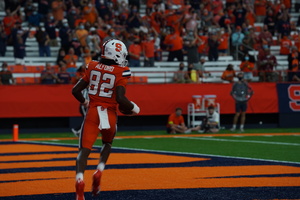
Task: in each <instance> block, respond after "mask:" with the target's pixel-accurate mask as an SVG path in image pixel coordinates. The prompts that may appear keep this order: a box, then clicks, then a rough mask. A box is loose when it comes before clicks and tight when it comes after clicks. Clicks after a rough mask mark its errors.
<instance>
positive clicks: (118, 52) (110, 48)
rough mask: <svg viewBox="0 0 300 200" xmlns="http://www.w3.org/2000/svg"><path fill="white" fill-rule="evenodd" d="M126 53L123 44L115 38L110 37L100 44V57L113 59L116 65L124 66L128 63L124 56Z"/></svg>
mask: <svg viewBox="0 0 300 200" xmlns="http://www.w3.org/2000/svg"><path fill="white" fill-rule="evenodd" d="M127 54H128V51H127V48H126V46H125V44H124V43H123V42H122V41H120V40H117V39H110V40H107V41H106V42H104V44H103V46H102V55H101V57H102V58H106V59H110V60H114V61H115V62H116V63H117V64H118V65H120V66H122V67H124V66H126V65H127V64H128V61H127V60H126V56H127Z"/></svg>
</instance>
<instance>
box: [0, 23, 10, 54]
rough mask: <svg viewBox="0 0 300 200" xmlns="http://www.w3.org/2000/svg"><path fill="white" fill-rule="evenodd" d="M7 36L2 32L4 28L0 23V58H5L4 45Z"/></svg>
mask: <svg viewBox="0 0 300 200" xmlns="http://www.w3.org/2000/svg"><path fill="white" fill-rule="evenodd" d="M7 39H8V37H7V35H6V33H5V30H4V26H3V24H2V23H0V56H3V57H4V56H5V54H6V45H7Z"/></svg>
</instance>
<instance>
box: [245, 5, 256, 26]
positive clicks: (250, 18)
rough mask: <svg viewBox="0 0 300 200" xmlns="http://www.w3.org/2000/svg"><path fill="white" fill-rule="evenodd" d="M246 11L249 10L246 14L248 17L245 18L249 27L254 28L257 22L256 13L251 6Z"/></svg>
mask: <svg viewBox="0 0 300 200" xmlns="http://www.w3.org/2000/svg"><path fill="white" fill-rule="evenodd" d="M246 10H247V13H246V16H245V19H246V23H247V24H248V26H252V27H253V26H254V23H255V21H256V15H255V12H254V11H253V9H252V8H251V7H250V6H249V5H247V6H246Z"/></svg>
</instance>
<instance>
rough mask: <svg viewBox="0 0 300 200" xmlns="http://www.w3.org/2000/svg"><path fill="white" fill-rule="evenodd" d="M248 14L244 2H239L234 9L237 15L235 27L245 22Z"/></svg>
mask: <svg viewBox="0 0 300 200" xmlns="http://www.w3.org/2000/svg"><path fill="white" fill-rule="evenodd" d="M246 14H247V10H246V8H245V6H244V5H243V4H242V3H238V4H237V7H236V9H235V10H234V11H233V15H234V16H235V27H237V26H240V27H242V25H243V24H244V23H245V16H246Z"/></svg>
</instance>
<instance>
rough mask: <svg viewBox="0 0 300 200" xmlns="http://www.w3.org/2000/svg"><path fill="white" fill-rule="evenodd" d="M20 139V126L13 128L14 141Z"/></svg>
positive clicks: (16, 125) (15, 125)
mask: <svg viewBox="0 0 300 200" xmlns="http://www.w3.org/2000/svg"><path fill="white" fill-rule="evenodd" d="M18 139H19V124H14V126H13V141H14V142H17V141H18Z"/></svg>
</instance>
